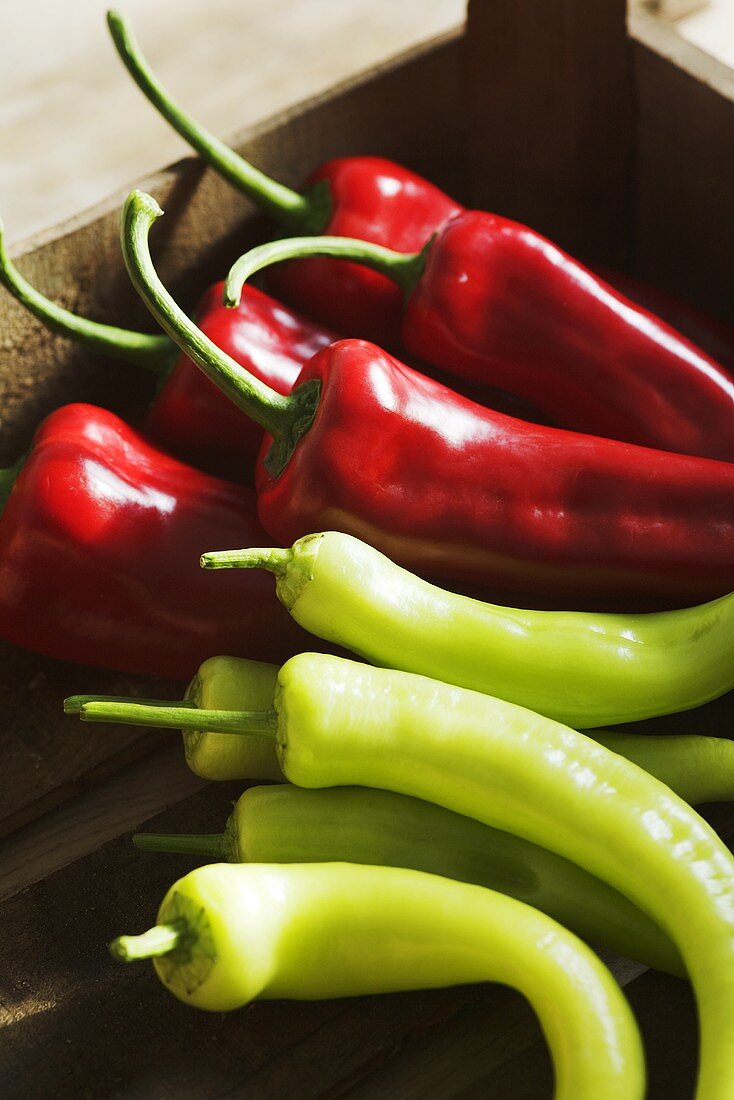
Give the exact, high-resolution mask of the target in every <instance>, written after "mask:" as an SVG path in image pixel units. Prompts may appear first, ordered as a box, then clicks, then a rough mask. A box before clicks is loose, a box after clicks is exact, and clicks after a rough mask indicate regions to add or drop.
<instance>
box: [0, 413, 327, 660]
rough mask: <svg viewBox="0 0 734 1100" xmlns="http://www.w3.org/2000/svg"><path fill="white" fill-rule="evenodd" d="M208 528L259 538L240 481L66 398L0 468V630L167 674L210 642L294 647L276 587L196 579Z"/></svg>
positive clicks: (41, 649)
mask: <svg viewBox="0 0 734 1100" xmlns="http://www.w3.org/2000/svg"><path fill="white" fill-rule="evenodd" d="M215 532H216V540H217V541H218V540H220V539H225V540H226V539H230V540H232V539H234V540H236V541H237V542H238V543H242V542H243V540H245V542H246V541H247V540H250V541H252V540H253V539H258V538H260V539H262V538H264V537H266V536H265V532H264V531H263V529H262V527H261V526H260V524H259V523H258V521H257V517H256V512H255V498H254V494H253V492H252V491H251V490H250V489H246V488H245V487H244V486H239V485H232V484H230V483H229V482H226V481H220V480H219V479H217V478H213V477H210V476H209V475H207V474H203V473H200V472H199V471H198V470H195V469H193V468H192V467H190V466H186V465H184V464H183V463H182V462H179V461H177V460H176V459H174V458H171V457H170V456H169V455H167V454H165V453H164V452H162V451H159V450H158V449H157V448H155V447H154V446H152V445H151V444H150V443H148V442H147V441H146V440H145V439H143V437H142V436H141V435H139V434H138V433H137V432H135V431H134V430H133V429H132V428H130V427H128V425H127V424H125V423H124V422H123V421H122V420H120V419H119V417H117V416H115V415H114V414H113V413H110V412H107V411H106V410H104V409H98V408H94V407H93V406H91V405H81V404H79V405H66V406H64V407H63V408H61V409H58V410H56V412H53V413H51V415H50V416H48V417H47V418H46V420H44V422H43V423H42V424H41V426H40V427H39V429H38V431H37V433H36V436H35V439H34V442H33V446H32V448H31V450H30V453H29V454H28V456H27V457H26V458H25V459H24V460H21V462H20V463H18V464H17V465H16V466H15V467H13V469H12V470H6V471H3V472H2V475H0V636H2V637H3V638H5V639H6V640H8V641H10V642H13V643H14V644H16V645H21V646H25V647H27V648H28V649H31V650H33V651H35V652H36V653H42V654H44V655H46V656H48V657H57V658H61V659H62V660H66V661H77V662H79V663H81V664H88V665H98V666H101V667H104V668H111V669H119V670H121V671H125V672H134V673H147V674H149V675H162V676H172V677H175V678H176V679H188V678H190V677H191V676H192V674H193V672H194V671H195V670H196V668H197V667H198V665H199V664H200V662H201V661H202V660H205V659H206V658H208V657H211V656H212V654H213V653H232V654H235V655H238V656H242V657H253V658H257V659H260V660H269V661H273V660H280V659H282V658H283V657H284V656H286V655H288V654H293V653H296V652H298V650H299V649H302V648H303V647H304V642H305V641H306V638H307V635H305V634H304V633H303V632H302V631H301V630H300V629H294V627H293V624H292V623H291V622H290V620H289V616H288V614H287V612H285V611H284V610H283V609H282V608H281V607H280V606H279V604H278V601H277V600H276V598H275V596H274V594H273V592H272V584H271V585H268V584H267V583H252V581H253V579H257V578H255V577H253V576H251V575H249V574H243V575H239V574H237V575H235V580H236V582H237V583H234V584H231V585H224V586H223V587H222V588H221V589H219V588H218V586H217V585H216V584H211V583H206V582H205V581H203V580H202V570H201V569H200V568H199V564H198V559H199V555H200V554H201V553H203V551H205V550H206V549H207V548H208V547H210V546H211V544H212V536H213V533H215ZM243 545H244V543H243ZM245 577H246V578H247V581H248V582H249V583H244V584H243V583H242V580H243V579H245Z"/></svg>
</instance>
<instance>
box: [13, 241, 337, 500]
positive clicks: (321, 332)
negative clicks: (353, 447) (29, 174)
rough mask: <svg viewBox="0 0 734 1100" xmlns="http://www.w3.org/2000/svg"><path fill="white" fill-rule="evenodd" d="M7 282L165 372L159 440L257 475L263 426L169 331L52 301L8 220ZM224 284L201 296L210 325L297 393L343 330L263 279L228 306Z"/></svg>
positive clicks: (207, 464) (42, 310) (90, 334)
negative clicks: (127, 325)
mask: <svg viewBox="0 0 734 1100" xmlns="http://www.w3.org/2000/svg"><path fill="white" fill-rule="evenodd" d="M0 283H2V284H3V285H4V286H5V287H6V289H7V290H9V291H10V293H11V294H12V295H13V297H14V298H16V299H17V300H18V301H19V302H21V303H22V304H23V305H25V306H26V308H27V309H29V310H30V311H31V312H32V313H33V314H34V315H35V316H36V317H38V319H39V320H40V321H42V322H43V323H44V324H45V325H47V326H48V327H49V328H51V329H52V330H53V331H54V332H59V333H61V335H62V336H68V337H70V338H72V339H75V340H77V341H78V342H79V343H82V344H84V345H86V346H87V347H89V348H90V349H92V350H93V351H98V352H102V353H103V354H104V355H109V356H112V357H113V358H117V359H123V360H125V361H127V362H133V363H136V364H138V365H141V366H144V367H146V368H147V369H148V370H151V371H152V372H154V373H155V374H156V375H157V376H158V378H159V384H158V390H157V392H156V395H155V397H154V398H153V400H152V402H151V403H150V405H149V407H148V410H147V413H146V415H145V418H144V420H143V424H142V428H143V431H144V432H145V433H146V435H148V436H149V437H150V438H151V439H153V440H155V442H156V443H159V444H160V445H161V446H162V447H165V449H166V450H168V451H170V452H171V454H174V455H176V456H177V457H178V458H181V459H184V460H185V461H187V462H190V463H192V464H193V465H195V466H198V467H199V468H200V469H202V470H206V471H207V472H208V473H211V474H215V475H217V476H220V477H227V478H230V479H232V480H236V481H244V480H251V470H252V467H253V465H254V462H255V458H256V456H257V452H258V450H259V449H260V444H261V443H262V438H263V433H262V429H261V428H260V427H259V425H257V424H256V423H255V422H254V421H252V420H248V419H247V417H243V416H242V414H241V413H240V411H239V410H238V409H236V408H235V407H234V405H233V404H232V403H231V401H228V400H227V399H226V398H225V397H223V396H222V394H221V393H220V391H219V390H218V389H217V387H216V386H215V385H213V384H212V383H211V382H209V381H208V379H207V378H205V377H204V375H203V374H202V373H201V371H200V370H197V368H196V367H195V366H194V364H193V363H192V362H191V360H190V359H188V358H187V357H186V356H185V355H181V354H180V352H179V350H178V348H177V347H176V345H175V344H174V343H173V342H172V341H171V340H169V339H168V337H167V336H163V335H157V336H155V335H151V334H149V333H144V332H132V331H130V330H128V329H120V328H117V327H115V326H113V325H105V324H100V323H99V322H98V321H91V320H89V319H88V318H84V317H77V316H76V314H74V313H71V312H69V310H66V309H63V308H62V307H61V306H58V305H56V303H54V302H51V301H49V300H48V298H45V297H44V296H43V295H42V294H41V293H40V292H39V291H38V290H36V288H35V287H33V286H31V284H30V283H29V282H28V281H27V280H26V279H25V278H24V277H23V276H22V275H21V273H20V272H19V271H18V270H17V269H16V267H15V265H14V264H13V263H12V261H11V260H10V257H9V256H8V255H7V253H6V251H5V247H4V242H3V232H2V223H0ZM222 288H223V284H222V283H216V284H215V285H214V286H212V287H210V289H209V290H208V291H207V292H206V294H205V295H204V297H203V299H202V301H201V302H200V303H199V307H198V310H197V320H198V323H199V325H200V326H201V329H202V331H203V332H205V333H206V335H207V336H208V337H209V338H210V339H211V340H213V341H214V343H215V344H217V346H218V347H220V348H222V350H223V351H226V352H227V354H228V355H230V356H231V357H232V358H233V359H234V360H235V361H236V362H237V363H241V364H242V366H243V367H246V368H247V370H248V371H250V372H251V373H252V374H255V375H256V376H257V377H258V378H261V379H262V380H263V382H267V384H268V385H269V386H272V387H273V389H275V390H277V391H278V393H289V392H290V390H291V387H292V385H293V383H294V382H295V380H296V378H297V377H298V374H299V372H300V370H301V367H302V366H303V364H304V363H305V362H307V361H308V360H309V359H310V358H311V356H312V355H313V354H314V353H315V352H317V351H318V350H319V349H320V348H323V347H325V346H326V345H327V344H330V343H331V342H332V340H335V339H336V338H337V337H336V335H335V334H334V333H332V332H330V331H328V330H327V329H324V328H321V327H320V326H318V325H314V324H312V323H311V322H310V321H307V320H306V319H305V318H303V317H301V316H300V315H299V314H297V313H294V312H293V310H291V309H289V308H288V307H287V306H284V305H282V304H281V303H280V302H277V301H276V300H275V299H274V298H271V297H269V295H267V294H263V292H262V291H261V290H256V289H255V287H248V288H247V293H246V294H243V297H242V300H241V302H240V305H239V307H238V309H237V310H235V311H233V310H231V309H226V308H225V306H224V305H223V304H222Z"/></svg>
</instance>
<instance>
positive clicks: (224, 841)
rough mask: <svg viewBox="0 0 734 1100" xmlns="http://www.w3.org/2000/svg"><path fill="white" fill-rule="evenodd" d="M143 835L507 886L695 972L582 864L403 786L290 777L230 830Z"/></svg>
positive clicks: (163, 846) (153, 840)
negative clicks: (303, 783) (314, 783)
mask: <svg viewBox="0 0 734 1100" xmlns="http://www.w3.org/2000/svg"><path fill="white" fill-rule="evenodd" d="M223 736H224V735H223ZM230 740H235V738H230ZM133 841H134V843H135V844H136V845H137V847H138V848H142V849H144V850H145V851H149V852H187V853H190V854H192V855H195V856H197V858H198V859H202V858H207V857H208V858H210V859H212V860H215V861H220V860H226V861H227V862H228V863H342V862H346V863H371V864H374V865H376V866H380V867H411V868H413V869H414V870H416V871H427V872H429V873H430V874H434V875H443V876H444V877H445V878H452V879H458V880H459V881H460V882H472V883H475V884H476V885H477V886H486V887H487V888H488V889H490V890H499V891H500V892H501V893H503V894H507V895H508V896H509V897H512V898H516V899H517V900H518V901H523V902H525V903H526V905H532V906H533V907H534V908H536V909H539V910H540V911H541V912H543V913H547V914H548V916H549V917H552V918H553V919H554V920H557V921H558V923H559V924H562V925H564V926H565V927H566V928H569V929H570V930H571V931H572V932H575V933H576V935H577V936H581V938H582V939H584V940H587V941H590V942H591V943H595V944H599V945H600V946H602V947H606V948H608V949H609V950H611V951H614V952H616V953H617V954H619V955H625V956H626V957H627V958H631V959H637V960H638V961H639V962H643V963H646V964H647V965H648V966H654V967H656V968H657V969H659V970H667V971H668V972H669V973H671V974H677V975H679V976H683V975H684V973H685V970H684V967H683V963H682V962H681V959H680V956H679V955H678V952H677V951H676V950H675V948H674V947H673V944H672V943H671V942H670V940H669V939H668V938H667V937H666V936H665V935H664V934H663V933H662V932H661V930H660V928H659V927H658V926H657V925H656V924H655V923H654V921H651V920H650V918H649V917H646V916H645V914H644V913H641V912H640V910H639V909H638V908H637V906H636V905H633V903H632V902H631V901H629V900H628V899H627V898H625V897H623V896H622V894H620V893H619V891H618V890H614V889H612V887H611V886H607V884H606V883H604V882H600V881H599V879H598V878H594V876H593V875H590V874H588V872H586V871H584V870H582V868H581V867H577V865H576V864H575V863H571V862H569V860H567V859H564V858H563V857H562V856H559V855H556V854H555V852H549V851H548V850H547V849H546V848H541V847H540V846H539V845H537V844H532V843H531V842H530V841H529V840H523V839H522V838H521V837H517V836H513V835H512V834H511V833H505V832H502V831H501V830H499V829H492V828H490V826H489V825H482V823H481V822H479V821H475V820H474V819H473V818H470V817H464V816H463V814H455V813H452V812H451V811H450V810H444V809H443V807H441V806H435V805H434V804H433V803H432V802H424V801H423V800H422V799H420V798H409V797H408V795H403V794H395V793H394V792H393V791H379V790H373V789H370V788H367V787H332V788H326V789H324V790H304V789H302V788H300V787H293V786H291V785H290V784H287V783H279V784H273V785H271V786H267V787H249V788H248V790H246V791H245V792H244V794H242V795H241V796H240V797H239V798H238V800H237V802H236V803H235V806H234V809H233V810H232V813H231V814H230V816H229V819H228V821H227V824H226V827H225V831H224V832H223V833H214V834H203V835H188V834H162V833H137V834H136V835H135V836H134V837H133Z"/></svg>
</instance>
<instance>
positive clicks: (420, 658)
mask: <svg viewBox="0 0 734 1100" xmlns="http://www.w3.org/2000/svg"><path fill="white" fill-rule="evenodd" d="M201 561H202V565H203V566H204V567H205V568H207V569H225V568H237V567H241V568H248V569H252V568H263V569H269V570H271V572H273V573H274V574H275V577H276V590H277V593H278V596H279V598H280V600H281V602H282V603H283V605H284V606H285V607H286V608H287V609H288V611H290V613H291V615H292V616H293V618H294V619H295V620H296V622H298V623H300V624H301V626H303V627H305V629H306V630H308V631H310V632H311V633H312V634H315V635H317V636H318V637H319V638H324V639H325V640H327V641H331V642H336V643H337V644H338V645H341V646H344V647H345V648H347V649H350V650H352V652H354V653H357V654H359V655H360V656H361V657H364V658H366V659H367V660H368V661H370V662H372V664H375V665H382V666H383V667H385V668H396V669H401V670H402V671H404V672H416V673H419V674H420V675H421V676H431V677H434V678H435V679H437V680H443V681H444V682H446V683H449V684H457V685H458V686H459V687H465V688H469V689H471V690H472V691H481V692H484V693H486V694H487V695H496V696H499V697H500V698H501V699H507V700H508V701H509V702H512V703H518V704H519V705H520V706H525V707H530V708H531V709H532V710H535V711H537V712H538V713H539V714H544V715H546V716H547V717H549V718H554V719H556V721H559V722H564V723H566V724H567V725H570V726H573V727H574V728H575V729H586V728H591V727H594V726H604V725H616V724H617V723H619V722H632V721H636V720H639V719H643V718H651V717H653V716H655V715H662V714H671V713H673V712H676V711H682V710H690V709H691V708H693V707H697V706H700V705H701V704H702V703H705V702H707V701H708V700H710V699H714V698H716V697H717V696H720V695H724V694H725V693H726V692H727V691H730V690H731V689H732V688H734V594H731V595H728V596H723V597H721V598H720V599H718V600H713V601H712V602H711V603H707V604H702V605H700V606H698V607H691V608H685V609H683V610H677V611H663V612H656V613H647V614H637V615H631V614H609V613H596V612H581V611H523V610H518V609H513V608H507V607H501V606H498V605H495V604H489V603H482V602H481V601H479V600H474V599H470V598H469V597H468V596H458V595H456V594H454V593H451V592H445V591H444V590H443V589H441V588H437V587H436V586H435V585H432V584H428V583H427V582H426V581H423V580H421V579H420V578H418V577H416V576H415V575H413V574H412V573H409V572H408V571H407V570H405V569H401V568H400V567H399V566H397V565H395V564H394V563H393V562H391V561H390V559H389V558H386V557H385V555H384V554H381V553H379V552H378V551H377V550H374V549H373V548H372V547H371V546H368V545H367V543H364V542H361V541H360V540H359V539H356V538H354V537H353V536H351V535H345V534H340V533H337V532H335V531H327V532H323V533H321V534H315V535H308V536H306V537H305V538H302V539H299V540H298V542H296V543H295V544H294V545H293V547H292V548H291V549H289V550H279V549H260V548H257V549H251V550H240V551H224V552H218V553H217V552H213V553H209V554H204V555H203V557H202V559H201Z"/></svg>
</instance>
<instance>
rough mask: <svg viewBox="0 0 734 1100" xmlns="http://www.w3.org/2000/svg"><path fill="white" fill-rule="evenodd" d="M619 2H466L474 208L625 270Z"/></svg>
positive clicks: (628, 214)
mask: <svg viewBox="0 0 734 1100" xmlns="http://www.w3.org/2000/svg"><path fill="white" fill-rule="evenodd" d="M626 9H627V4H626V0H594V2H593V3H589V2H588V0H544V2H543V3H542V4H538V3H536V2H535V0H470V3H469V18H468V23H467V78H466V96H467V116H468V125H469V131H468V157H469V189H470V196H471V202H472V204H473V205H474V206H476V207H478V208H481V209H487V210H495V211H496V212H497V213H499V214H502V215H504V216H506V217H510V218H515V219H517V220H519V221H522V222H525V223H527V224H528V225H531V226H532V227H533V228H534V229H537V230H539V231H540V232H542V233H544V234H545V235H546V236H548V237H550V238H551V239H552V240H555V241H557V242H558V243H559V244H561V245H563V246H564V247H565V248H567V249H569V250H570V251H571V252H575V253H577V254H579V255H581V256H590V257H594V258H596V259H598V260H600V261H601V260H604V261H605V262H607V263H615V264H618V265H622V264H623V263H624V262H625V260H626V258H627V254H628V252H629V249H630V245H631V230H632V194H633V169H634V126H633V119H634V111H635V104H634V88H633V70H632V63H631V61H632V59H631V50H630V42H629V39H628V36H627V33H626Z"/></svg>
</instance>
